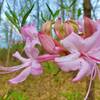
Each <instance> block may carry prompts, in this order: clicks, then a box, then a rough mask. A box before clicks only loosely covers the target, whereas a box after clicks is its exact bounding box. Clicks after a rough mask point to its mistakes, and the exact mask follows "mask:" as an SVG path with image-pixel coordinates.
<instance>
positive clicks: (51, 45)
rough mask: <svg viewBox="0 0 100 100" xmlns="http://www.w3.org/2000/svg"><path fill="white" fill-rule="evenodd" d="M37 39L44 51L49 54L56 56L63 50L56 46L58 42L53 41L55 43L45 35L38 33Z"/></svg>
mask: <svg viewBox="0 0 100 100" xmlns="http://www.w3.org/2000/svg"><path fill="white" fill-rule="evenodd" d="M39 39H40V42H41V44H42V46H43V47H44V49H45V50H46V51H47V52H48V53H50V54H57V53H59V52H60V51H63V50H64V49H63V48H62V47H60V45H59V44H58V45H56V44H57V43H58V42H57V41H55V42H56V43H55V42H54V41H53V38H52V37H51V36H49V35H47V34H43V33H39Z"/></svg>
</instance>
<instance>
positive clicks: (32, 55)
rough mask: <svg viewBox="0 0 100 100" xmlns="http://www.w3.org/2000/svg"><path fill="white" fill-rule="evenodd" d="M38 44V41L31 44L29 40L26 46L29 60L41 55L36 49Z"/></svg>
mask: <svg viewBox="0 0 100 100" xmlns="http://www.w3.org/2000/svg"><path fill="white" fill-rule="evenodd" d="M36 44H37V42H36V41H34V42H31V41H30V40H29V39H27V41H26V45H25V53H26V55H27V56H28V57H29V58H37V56H38V55H39V50H38V49H37V48H35V45H36Z"/></svg>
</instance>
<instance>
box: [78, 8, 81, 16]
mask: <svg viewBox="0 0 100 100" xmlns="http://www.w3.org/2000/svg"><path fill="white" fill-rule="evenodd" d="M77 13H78V15H77V16H78V17H80V15H81V8H79V9H78V11H77Z"/></svg>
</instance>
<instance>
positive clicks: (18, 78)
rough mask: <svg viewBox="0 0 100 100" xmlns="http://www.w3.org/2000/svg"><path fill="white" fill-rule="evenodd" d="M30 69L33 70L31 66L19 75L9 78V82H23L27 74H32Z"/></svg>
mask: <svg viewBox="0 0 100 100" xmlns="http://www.w3.org/2000/svg"><path fill="white" fill-rule="evenodd" d="M30 71H31V67H28V68H26V69H24V70H23V71H22V72H21V73H20V74H19V75H18V76H17V77H15V78H13V79H11V80H9V82H10V83H12V84H17V83H20V82H23V81H24V80H25V79H26V78H27V76H28V75H29V74H30Z"/></svg>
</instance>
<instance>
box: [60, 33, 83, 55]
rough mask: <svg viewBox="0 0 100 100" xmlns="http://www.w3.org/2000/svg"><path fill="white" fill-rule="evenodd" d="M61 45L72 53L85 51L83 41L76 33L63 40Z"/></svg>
mask: <svg viewBox="0 0 100 100" xmlns="http://www.w3.org/2000/svg"><path fill="white" fill-rule="evenodd" d="M61 44H62V45H63V46H64V47H65V48H66V49H67V50H69V51H70V52H71V53H73V52H75V51H78V50H82V49H83V39H82V38H81V37H80V36H79V35H77V34H76V33H71V34H70V35H69V36H67V37H66V38H65V39H63V40H61Z"/></svg>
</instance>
